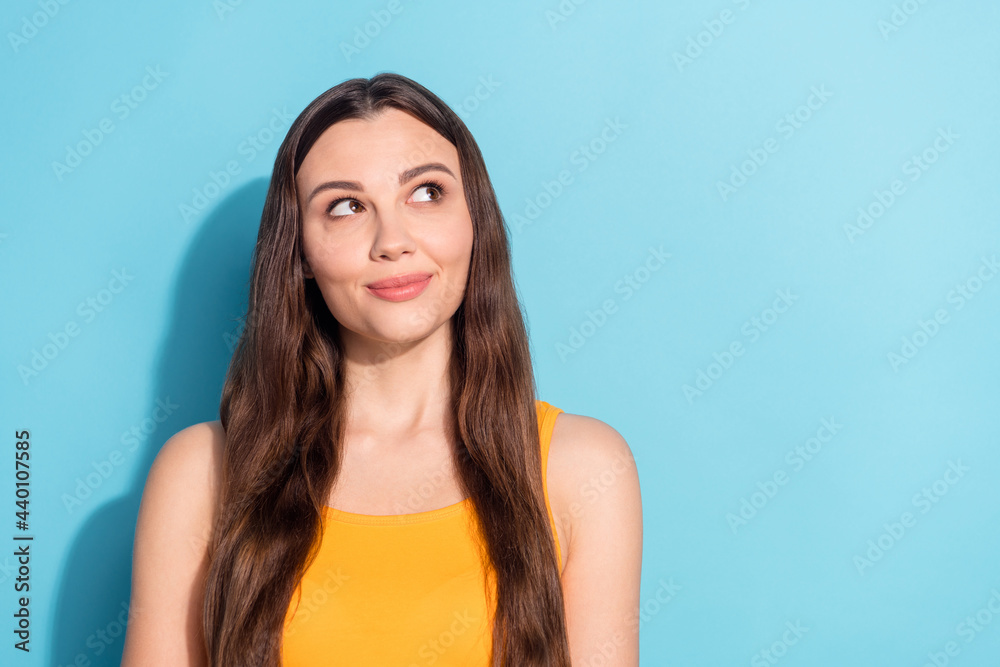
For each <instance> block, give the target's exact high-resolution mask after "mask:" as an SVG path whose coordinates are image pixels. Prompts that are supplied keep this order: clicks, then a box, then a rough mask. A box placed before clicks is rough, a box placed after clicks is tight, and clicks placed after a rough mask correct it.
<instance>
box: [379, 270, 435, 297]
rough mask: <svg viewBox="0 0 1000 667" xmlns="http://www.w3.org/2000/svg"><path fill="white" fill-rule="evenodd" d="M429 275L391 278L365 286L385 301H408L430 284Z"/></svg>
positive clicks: (415, 274)
mask: <svg viewBox="0 0 1000 667" xmlns="http://www.w3.org/2000/svg"><path fill="white" fill-rule="evenodd" d="M432 277H433V276H432V275H431V274H429V273H414V274H406V275H402V276H393V277H392V278H386V279H385V280H379V281H376V282H374V283H372V284H370V285H367V288H368V291H369V292H371V293H372V294H374V295H375V296H377V297H378V298H380V299H384V300H386V301H408V300H409V299H412V298H414V297H416V296H417V295H419V294H420V293H421V292H423V291H424V290H425V289H427V286H428V285H429V284H430V282H431V278H432Z"/></svg>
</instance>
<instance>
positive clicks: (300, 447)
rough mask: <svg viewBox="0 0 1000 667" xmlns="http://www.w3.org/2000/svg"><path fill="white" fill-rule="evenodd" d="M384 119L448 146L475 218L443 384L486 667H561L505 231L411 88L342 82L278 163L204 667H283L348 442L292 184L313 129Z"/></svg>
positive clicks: (472, 167) (258, 252)
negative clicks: (470, 539)
mask: <svg viewBox="0 0 1000 667" xmlns="http://www.w3.org/2000/svg"><path fill="white" fill-rule="evenodd" d="M387 108H395V109H398V110H401V111H404V112H406V113H409V114H410V115H412V116H414V117H415V118H417V119H418V120H420V121H421V122H423V123H425V124H426V125H428V126H429V127H431V128H433V129H434V130H435V131H437V132H438V133H439V134H440V135H441V136H443V137H444V138H445V139H447V140H448V141H450V142H451V143H452V144H453V145H454V146H455V148H456V149H457V151H458V156H459V161H460V166H461V175H462V181H463V184H464V190H465V198H466V202H467V203H468V207H469V213H470V215H471V219H472V225H473V245H472V256H471V263H470V266H469V276H468V280H467V285H466V289H465V293H464V295H463V298H462V302H461V305H460V306H459V307H458V310H457V311H456V312H455V314H454V315H453V316H452V318H451V322H450V326H451V327H452V334H453V335H452V340H453V341H454V344H453V348H452V354H451V358H450V360H449V369H448V372H449V377H450V379H451V388H452V389H451V396H450V403H451V409H452V414H453V419H452V421H451V429H452V434H453V435H454V442H456V443H458V444H457V445H456V450H455V451H453V456H454V460H455V463H456V470H457V471H458V476H459V480H460V483H461V485H462V488H463V491H464V493H465V495H467V496H468V497H469V498H470V500H471V503H472V506H473V507H474V511H475V516H476V525H477V527H478V530H479V537H480V540H481V542H480V544H481V547H482V550H483V552H484V554H485V556H486V557H487V558H488V562H485V566H486V567H487V569H488V574H489V576H491V577H495V582H496V591H497V596H496V608H495V613H494V615H493V619H494V620H493V628H492V633H493V642H492V645H493V652H492V661H491V665H492V666H493V667H500V666H507V665H517V666H518V667H520V666H535V665H538V666H543V665H544V666H555V667H568V666H569V664H570V662H569V647H568V642H567V637H566V620H565V613H564V608H563V596H562V588H561V585H560V578H559V564H558V562H557V560H556V552H555V546H554V543H553V536H552V532H551V528H550V524H549V520H548V515H547V511H546V508H545V500H544V496H543V489H542V475H541V459H540V455H539V441H538V422H537V417H536V411H535V406H534V401H535V380H534V374H533V372H532V366H531V357H530V353H529V347H528V337H527V333H526V330H525V326H524V320H523V316H522V312H521V308H520V303H519V302H518V299H517V293H516V290H515V287H514V282H513V278H512V275H511V262H510V248H509V238H508V232H507V227H506V223H505V221H504V218H503V215H502V213H501V211H500V206H499V204H498V203H497V199H496V194H495V193H494V191H493V186H492V185H491V183H490V180H489V175H488V174H487V171H486V165H485V163H484V161H483V157H482V154H481V153H480V151H479V147H478V146H477V145H476V142H475V140H474V139H473V137H472V135H471V133H470V132H469V130H468V128H466V126H465V124H464V123H463V122H462V120H461V119H460V118H459V117H458V116H457V115H456V114H455V112H454V111H453V110H452V109H451V108H449V107H448V106H447V105H446V104H445V103H444V102H443V101H442V100H441V99H439V98H438V97H437V96H436V95H434V94H433V93H432V92H430V91H429V90H427V89H426V88H424V87H423V86H421V85H419V84H418V83H416V82H414V81H412V80H411V79H408V78H406V77H404V76H401V75H398V74H394V73H388V72H381V73H378V74H376V75H375V76H374V77H372V78H370V79H364V78H356V79H350V80H347V81H344V82H343V83H340V84H338V85H336V86H334V87H333V88H330V89H329V90H327V91H326V92H324V93H323V94H322V95H320V96H319V97H318V98H316V99H315V100H313V101H312V102H311V103H310V104H309V105H308V106H307V107H306V108H305V109H304V110H303V111H302V113H301V114H300V115H299V116H298V118H296V119H295V121H294V122H293V123H292V126H291V127H290V128H289V131H288V134H287V135H286V136H285V139H284V141H283V142H282V144H281V146H280V148H279V149H278V154H277V157H276V159H275V162H274V170H273V172H272V176H271V182H270V185H269V188H268V191H267V198H266V200H265V202H264V208H263V213H262V215H261V220H260V229H259V232H258V236H257V243H256V246H255V248H254V252H253V262H252V270H251V276H250V283H249V299H248V308H247V315H246V324H245V327H244V330H243V333H242V335H241V338H240V340H239V343H238V345H237V347H236V348H235V351H234V353H233V358H232V360H231V362H230V365H229V370H228V373H227V376H226V380H225V385H224V387H223V391H222V400H221V404H220V407H219V415H220V418H221V421H222V425H223V427H224V429H225V432H226V445H225V453H224V455H223V470H222V479H221V499H220V509H219V511H218V513H217V519H216V522H215V525H214V526H213V530H212V538H211V540H210V543H209V550H210V551H209V554H210V566H209V571H208V575H207V579H206V584H205V597H204V607H203V612H204V614H203V630H204V637H205V649H206V651H207V654H208V656H209V663H210V665H212V666H213V667H229V666H240V667H244V666H246V665H266V666H268V667H276V666H277V665H279V664H280V661H281V637H282V632H283V627H284V625H283V621H284V618H285V613H286V611H287V609H288V606H289V603H290V601H291V597H292V595H293V593H294V591H295V589H296V588H297V586H298V585H299V582H300V581H301V578H302V575H303V574H304V572H305V570H306V569H307V568H308V566H309V564H310V563H311V562H312V560H313V559H314V558H315V556H316V553H317V551H318V549H319V546H320V543H321V541H322V539H323V522H322V511H323V508H324V506H325V504H326V499H327V497H328V495H329V492H330V490H331V488H332V485H333V482H334V480H335V478H336V476H337V472H338V470H339V468H340V463H341V455H342V442H343V438H344V432H345V431H344V424H345V415H346V402H345V399H346V396H345V394H346V392H345V372H344V352H343V347H342V345H341V342H340V339H339V334H338V332H337V323H336V321H335V320H334V318H333V315H332V314H331V313H330V311H329V309H328V308H327V306H326V304H325V302H324V300H323V297H322V294H321V293H320V291H319V289H318V288H317V286H316V284H315V281H314V280H310V279H307V278H306V277H305V276H304V273H303V265H302V259H303V255H302V247H301V214H300V211H299V210H298V198H297V192H296V183H295V175H296V173H297V172H298V169H299V167H300V165H301V164H302V161H303V159H304V158H305V156H306V153H307V152H308V151H309V149H310V147H311V146H312V145H313V144H314V143H315V141H316V140H317V138H318V137H319V136H320V134H322V132H323V131H324V130H325V129H327V128H328V127H330V126H331V125H333V124H334V123H336V122H338V121H341V120H345V119H371V118H374V117H376V116H377V115H378V114H380V113H381V112H382V111H383V110H385V109H387ZM384 358H388V357H384ZM333 548H336V546H335V545H334V547H333Z"/></svg>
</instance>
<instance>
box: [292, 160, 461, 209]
mask: <svg viewBox="0 0 1000 667" xmlns="http://www.w3.org/2000/svg"><path fill="white" fill-rule="evenodd" d="M427 171H443V172H445V173H446V174H448V175H449V176H451V177H452V178H454V179H455V180H458V178H457V177H456V176H455V174H453V173H452V172H451V169H449V168H448V167H446V166H444V165H443V164H441V163H440V162H428V163H427V164H422V165H420V166H418V167H413V168H411V169H407V170H406V171H403V172H400V174H399V184H400V185H403V184H404V183H406V182H407V181H409V180H411V179H414V178H416V177H417V176H419V175H420V174H423V173H424V172H427ZM324 190H357V191H360V192H364V187H362V185H361V184H360V183H358V182H357V181H327V182H326V183H320V184H319V185H317V186H316V187H315V188H314V189H313V191H312V192H311V193H309V198H308V199H307V200H306V204H309V202H311V201H312V200H313V198H314V197H315V196H316V195H318V194H319V193H320V192H323V191H324Z"/></svg>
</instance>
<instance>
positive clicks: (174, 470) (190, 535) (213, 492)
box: [140, 420, 226, 551]
mask: <svg viewBox="0 0 1000 667" xmlns="http://www.w3.org/2000/svg"><path fill="white" fill-rule="evenodd" d="M225 442H226V433H225V430H224V429H223V428H222V423H221V422H220V421H218V420H216V421H210V422H200V423H197V424H193V425H191V426H188V427H187V428H184V429H182V430H180V431H178V432H177V433H175V434H174V435H173V436H171V437H170V438H169V439H168V440H167V441H166V442H165V443H164V444H163V446H162V447H161V448H160V451H159V452H158V453H157V455H156V458H155V459H154V460H153V464H152V466H150V469H149V473H148V474H147V476H146V484H145V486H144V487H143V494H142V503H141V505H140V518H142V514H143V513H144V511H145V514H147V515H150V516H148V517H147V518H150V519H154V521H153V522H154V523H157V524H160V525H162V526H164V527H167V526H173V530H174V531H177V532H175V533H174V535H175V537H180V533H182V532H183V533H185V535H184V537H186V538H187V540H188V541H189V542H192V541H193V542H192V546H193V547H195V548H196V550H199V551H200V547H201V546H202V543H203V544H204V546H207V544H208V537H209V528H210V526H211V525H212V522H213V520H214V516H215V511H216V505H217V502H218V497H219V483H220V479H221V475H222V454H223V450H224V448H225Z"/></svg>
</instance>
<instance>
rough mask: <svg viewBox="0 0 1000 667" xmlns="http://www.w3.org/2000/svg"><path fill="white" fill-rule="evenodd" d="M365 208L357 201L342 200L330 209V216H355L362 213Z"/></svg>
mask: <svg viewBox="0 0 1000 667" xmlns="http://www.w3.org/2000/svg"><path fill="white" fill-rule="evenodd" d="M364 208H365V207H364V206H362V205H361V202H359V201H358V200H357V199H342V200H340V201H339V202H336V203H334V205H333V206H331V207H330V215H337V216H340V215H353V214H355V213H361V211H363V210H364Z"/></svg>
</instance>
